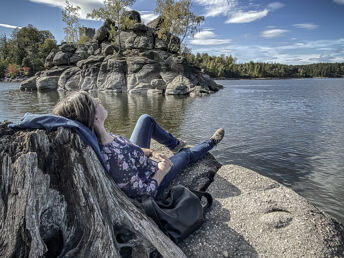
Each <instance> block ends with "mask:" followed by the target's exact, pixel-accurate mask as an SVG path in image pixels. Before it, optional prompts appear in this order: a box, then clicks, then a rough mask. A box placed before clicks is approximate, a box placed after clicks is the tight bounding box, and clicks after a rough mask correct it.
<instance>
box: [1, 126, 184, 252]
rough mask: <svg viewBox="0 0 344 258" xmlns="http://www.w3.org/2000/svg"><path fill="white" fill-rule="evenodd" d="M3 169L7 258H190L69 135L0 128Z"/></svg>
mask: <svg viewBox="0 0 344 258" xmlns="http://www.w3.org/2000/svg"><path fill="white" fill-rule="evenodd" d="M0 166H1V174H0V194H1V195H0V196H1V198H0V220H1V223H0V257H150V255H151V252H152V251H154V250H155V249H156V250H157V251H158V252H159V253H160V254H161V255H162V256H163V257H185V255H184V253H183V252H182V251H181V249H179V247H178V246H176V245H175V244H174V243H173V242H172V241H171V240H170V239H169V238H168V237H166V236H165V235H164V234H163V233H162V232H161V231H160V230H159V229H158V227H157V226H156V225H155V224H154V223H153V222H152V221H151V220H150V219H149V218H147V216H146V215H145V214H144V213H143V212H142V211H141V210H140V209H139V208H138V207H137V206H135V205H134V204H133V203H132V202H131V201H130V199H128V198H127V197H126V196H125V195H124V194H123V192H122V191H120V190H119V188H118V187H117V185H116V184H115V183H114V181H113V180H112V179H111V178H110V177H109V176H108V175H107V174H106V172H105V170H104V168H103V167H102V166H101V164H100V162H99V161H98V159H97V157H96V155H95V154H94V152H93V150H92V149H91V148H90V147H89V146H87V145H85V144H84V143H83V142H82V141H81V140H80V138H79V136H78V135H77V134H75V133H74V132H72V131H70V130H69V129H62V128H59V129H58V130H57V131H52V132H46V131H43V130H24V131H23V130H22V131H16V130H13V129H9V128H8V127H7V126H6V123H0Z"/></svg>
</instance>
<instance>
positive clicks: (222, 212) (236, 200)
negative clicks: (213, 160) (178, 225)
mask: <svg viewBox="0 0 344 258" xmlns="http://www.w3.org/2000/svg"><path fill="white" fill-rule="evenodd" d="M208 192H209V193H211V194H212V196H213V197H214V206H213V208H212V209H211V211H210V213H209V214H208V215H207V220H206V223H205V224H204V225H203V227H202V228H201V230H199V231H198V232H197V233H196V234H194V235H193V237H191V238H189V239H187V240H186V241H185V242H183V244H182V245H181V248H182V250H183V251H184V252H185V254H186V255H187V256H188V257H219V256H221V257H242V256H245V257H280V256H283V257H343V256H344V245H343V241H344V227H343V225H341V224H339V223H338V222H337V221H335V220H334V219H332V218H331V217H329V216H328V215H326V214H324V213H323V212H322V211H320V210H319V209H317V208H316V207H314V206H313V205H311V204H310V203H309V202H308V201H307V200H305V199H304V198H302V197H301V196H299V195H298V194H296V193H295V192H294V191H292V190H291V189H289V188H287V187H285V186H282V185H281V184H279V183H277V182H276V181H274V180H272V179H269V178H266V177H264V176H261V175H259V174H258V173H256V172H254V171H251V170H249V169H246V168H243V167H239V166H235V165H226V166H223V167H222V168H221V169H220V170H219V171H218V172H217V174H216V176H215V177H214V182H212V183H211V184H210V186H209V188H208Z"/></svg>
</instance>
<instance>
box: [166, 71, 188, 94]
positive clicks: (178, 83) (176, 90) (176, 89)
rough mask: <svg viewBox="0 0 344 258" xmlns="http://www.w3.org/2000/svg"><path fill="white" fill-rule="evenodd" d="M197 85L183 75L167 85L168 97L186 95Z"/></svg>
mask: <svg viewBox="0 0 344 258" xmlns="http://www.w3.org/2000/svg"><path fill="white" fill-rule="evenodd" d="M194 86H195V85H193V84H192V82H191V81H190V80H189V79H188V78H187V77H185V76H183V75H178V76H177V77H175V78H174V79H173V80H172V81H171V82H170V83H168V84H167V87H166V94H167V95H185V94H188V93H189V92H190V89H191V88H193V87H194Z"/></svg>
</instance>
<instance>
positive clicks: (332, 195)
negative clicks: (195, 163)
mask: <svg viewBox="0 0 344 258" xmlns="http://www.w3.org/2000/svg"><path fill="white" fill-rule="evenodd" d="M219 82H220V83H221V84H223V85H224V86H225V88H224V89H223V90H221V91H220V92H218V93H216V94H213V95H210V96H207V97H203V98H187V97H173V96H169V97H164V96H141V95H127V94H113V93H94V96H97V97H99V98H100V99H101V100H102V102H103V103H104V106H105V107H106V108H107V109H108V111H109V116H108V120H107V123H106V127H107V129H108V130H110V131H113V132H115V133H117V134H121V135H124V136H127V137H129V136H130V132H131V131H132V129H133V128H134V126H135V122H136V120H137V118H138V117H139V116H140V115H141V114H143V113H147V114H150V115H153V116H154V117H155V118H156V120H157V121H158V122H159V123H160V124H162V125H163V127H165V128H166V129H168V130H169V131H170V132H171V133H173V134H175V135H176V136H181V137H183V138H184V139H185V140H187V141H188V142H189V143H191V144H196V143H198V142H200V141H201V140H203V139H205V138H208V137H210V136H211V135H212V133H213V132H214V131H215V129H216V128H218V127H224V128H225V129H226V137H225V138H224V140H223V143H221V144H220V145H219V146H217V147H216V148H215V149H214V150H212V153H213V154H214V155H215V157H216V158H217V159H218V160H219V161H220V162H221V163H223V164H225V163H234V164H238V165H242V166H245V167H248V168H250V169H253V170H255V171H257V172H259V173H261V174H263V175H265V176H268V177H271V178H273V179H275V180H277V181H279V182H280V183H282V184H284V185H286V186H289V187H291V188H293V189H294V190H295V191H296V192H298V193H299V194H301V195H303V196H304V197H306V198H307V199H308V200H309V201H311V202H312V203H313V204H315V205H316V206H318V207H320V208H321V209H323V210H324V211H326V212H327V213H329V214H331V215H332V216H333V217H335V218H337V219H338V220H339V221H341V222H342V223H344V215H343V214H344V205H343V203H344V148H343V145H344V79H301V80H266V81H265V80H240V81H237V80H233V81H219ZM17 89H18V84H5V83H0V121H2V120H5V119H7V120H10V121H16V120H18V119H19V118H21V117H22V115H23V114H24V113H25V112H32V113H47V112H50V111H51V109H52V107H53V105H54V104H55V103H56V102H57V101H58V99H59V98H61V97H64V96H65V94H64V93H60V92H49V93H39V92H20V91H19V90H17Z"/></svg>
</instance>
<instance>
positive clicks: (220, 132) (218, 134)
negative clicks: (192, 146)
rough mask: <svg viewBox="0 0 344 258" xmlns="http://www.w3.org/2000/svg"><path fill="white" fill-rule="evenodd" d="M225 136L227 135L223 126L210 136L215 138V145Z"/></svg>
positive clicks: (212, 138)
mask: <svg viewBox="0 0 344 258" xmlns="http://www.w3.org/2000/svg"><path fill="white" fill-rule="evenodd" d="M223 136H225V130H224V129H223V128H219V129H217V130H216V132H215V133H214V134H213V136H212V137H210V139H211V140H213V142H214V144H215V145H217V144H218V143H219V142H220V141H221V140H222V139H223Z"/></svg>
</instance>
